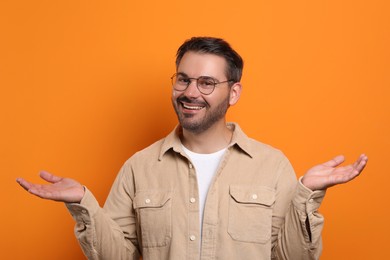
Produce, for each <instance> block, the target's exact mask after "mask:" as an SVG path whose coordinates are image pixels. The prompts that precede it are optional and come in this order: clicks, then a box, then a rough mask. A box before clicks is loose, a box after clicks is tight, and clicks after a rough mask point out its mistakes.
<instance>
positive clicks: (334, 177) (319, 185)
mask: <svg viewBox="0 0 390 260" xmlns="http://www.w3.org/2000/svg"><path fill="white" fill-rule="evenodd" d="M367 160H368V157H367V156H366V155H365V154H362V155H360V156H359V158H358V159H357V160H356V162H355V163H353V164H350V165H347V166H340V167H337V166H339V165H340V164H342V163H343V162H344V156H342V155H339V156H336V157H334V158H333V159H332V160H330V161H328V162H325V163H323V164H320V165H317V166H314V167H313V168H311V169H310V170H309V171H307V172H306V174H305V175H304V176H303V178H302V184H303V185H305V186H306V187H307V188H309V189H311V190H312V191H315V190H326V189H327V188H329V187H332V186H334V185H337V184H342V183H346V182H349V181H351V180H353V179H354V178H356V177H357V176H359V174H360V173H361V172H362V171H363V169H364V167H365V166H366V164H367Z"/></svg>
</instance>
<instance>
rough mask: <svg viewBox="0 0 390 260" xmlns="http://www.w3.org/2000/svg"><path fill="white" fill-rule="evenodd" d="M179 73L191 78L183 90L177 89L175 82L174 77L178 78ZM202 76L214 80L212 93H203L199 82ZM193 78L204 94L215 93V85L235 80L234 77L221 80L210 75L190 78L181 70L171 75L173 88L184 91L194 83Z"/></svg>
mask: <svg viewBox="0 0 390 260" xmlns="http://www.w3.org/2000/svg"><path fill="white" fill-rule="evenodd" d="M178 75H182V76H184V77H185V78H186V79H187V80H189V82H187V86H186V87H185V88H184V89H183V90H179V89H176V88H175V85H176V83H175V82H173V79H174V78H175V77H176V78H177V76H178ZM202 78H203V79H204V78H207V79H211V80H213V81H214V83H213V84H212V85H213V90H212V91H211V92H210V93H203V91H202V90H201V89H200V88H199V84H198V82H199V79H202ZM193 80H196V88H197V89H198V90H199V92H200V93H202V94H203V95H210V94H211V93H213V92H214V90H215V87H216V86H217V85H219V84H222V83H227V82H234V79H229V80H225V81H221V82H219V81H218V80H217V79H215V78H213V77H210V76H200V77H198V78H190V77H187V75H186V74H185V73H181V72H177V73H175V74H173V75H172V77H171V83H172V87H173V89H174V90H176V91H181V92H182V91H185V90H186V89H187V88H188V87H189V86H190V85H191V83H192V81H193ZM216 81H218V82H216Z"/></svg>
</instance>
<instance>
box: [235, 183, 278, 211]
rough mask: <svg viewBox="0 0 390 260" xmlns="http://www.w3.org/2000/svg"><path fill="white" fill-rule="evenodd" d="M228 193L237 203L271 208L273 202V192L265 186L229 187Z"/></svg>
mask: <svg viewBox="0 0 390 260" xmlns="http://www.w3.org/2000/svg"><path fill="white" fill-rule="evenodd" d="M229 192H230V195H231V196H232V197H233V198H234V200H235V201H237V202H238V203H248V204H261V205H266V206H271V205H272V204H273V203H274V202H275V190H274V189H272V188H270V187H266V186H242V185H231V186H230V189H229Z"/></svg>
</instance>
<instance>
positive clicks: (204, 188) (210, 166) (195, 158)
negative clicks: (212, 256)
mask: <svg viewBox="0 0 390 260" xmlns="http://www.w3.org/2000/svg"><path fill="white" fill-rule="evenodd" d="M226 149H227V148H224V149H222V150H220V151H218V152H215V153H209V154H201V153H194V152H191V151H190V150H188V149H187V148H185V147H184V145H183V150H184V152H185V153H186V154H187V155H188V157H190V159H191V162H192V164H193V165H194V166H195V170H196V176H197V179H198V189H199V214H200V230H201V233H202V223H203V211H204V205H205V203H206V198H207V192H208V190H209V187H210V184H211V181H212V179H213V177H214V174H215V172H216V171H217V169H218V166H219V163H220V162H221V159H222V157H223V155H224V154H225V151H226Z"/></svg>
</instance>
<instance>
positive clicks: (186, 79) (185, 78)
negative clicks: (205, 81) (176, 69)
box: [176, 75, 191, 85]
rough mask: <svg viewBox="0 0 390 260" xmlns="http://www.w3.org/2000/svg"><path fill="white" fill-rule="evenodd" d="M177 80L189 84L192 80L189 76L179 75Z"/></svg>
mask: <svg viewBox="0 0 390 260" xmlns="http://www.w3.org/2000/svg"><path fill="white" fill-rule="evenodd" d="M176 81H177V82H178V83H180V84H183V85H187V84H188V83H189V82H191V81H190V79H189V78H188V77H185V76H182V75H178V76H177V79H176Z"/></svg>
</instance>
